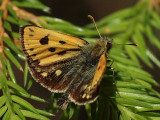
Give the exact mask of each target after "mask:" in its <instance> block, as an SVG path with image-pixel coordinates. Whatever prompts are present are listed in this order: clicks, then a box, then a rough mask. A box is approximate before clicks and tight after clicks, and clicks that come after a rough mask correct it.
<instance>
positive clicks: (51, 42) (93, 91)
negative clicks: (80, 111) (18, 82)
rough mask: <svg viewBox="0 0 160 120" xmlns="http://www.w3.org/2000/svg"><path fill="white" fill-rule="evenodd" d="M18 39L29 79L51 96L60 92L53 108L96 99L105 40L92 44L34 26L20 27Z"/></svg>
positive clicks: (106, 47) (105, 53) (103, 67)
mask: <svg viewBox="0 0 160 120" xmlns="http://www.w3.org/2000/svg"><path fill="white" fill-rule="evenodd" d="M20 40H21V44H22V48H23V51H24V54H25V56H26V58H27V63H28V68H29V70H30V73H31V74H32V76H33V78H34V79H35V80H36V81H37V82H39V83H40V84H41V85H42V86H44V87H45V88H47V89H49V90H50V91H52V92H54V93H63V95H62V97H61V98H60V99H59V100H58V102H57V105H58V106H59V107H60V108H61V109H63V110H64V109H66V108H67V106H68V103H69V102H74V103H75V104H78V105H84V104H86V103H92V102H94V101H95V100H96V99H97V98H98V94H99V87H100V83H101V80H102V77H103V74H104V72H105V70H106V64H107V57H108V51H109V50H110V48H111V46H112V42H111V40H110V39H109V38H105V39H104V38H102V37H101V39H100V40H98V41H96V42H95V43H93V44H89V43H88V42H87V41H85V40H83V39H81V38H78V37H74V36H71V35H68V34H64V33H60V32H57V31H53V30H49V29H45V28H42V27H38V26H34V25H26V26H23V27H21V28H20Z"/></svg>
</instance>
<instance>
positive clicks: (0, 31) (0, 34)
mask: <svg viewBox="0 0 160 120" xmlns="http://www.w3.org/2000/svg"><path fill="white" fill-rule="evenodd" d="M3 35H4V29H3V26H2V18H0V46H1V51H0V53H1V54H3V51H4V45H3Z"/></svg>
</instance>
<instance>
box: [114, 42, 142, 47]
mask: <svg viewBox="0 0 160 120" xmlns="http://www.w3.org/2000/svg"><path fill="white" fill-rule="evenodd" d="M112 44H115V45H132V46H137V47H138V46H139V45H138V44H117V43H112Z"/></svg>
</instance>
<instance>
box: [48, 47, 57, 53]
mask: <svg viewBox="0 0 160 120" xmlns="http://www.w3.org/2000/svg"><path fill="white" fill-rule="evenodd" d="M48 50H49V51H50V52H54V51H55V50H56V48H53V47H51V48H49V49H48Z"/></svg>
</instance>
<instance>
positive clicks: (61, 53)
mask: <svg viewBox="0 0 160 120" xmlns="http://www.w3.org/2000/svg"><path fill="white" fill-rule="evenodd" d="M66 53H67V51H62V52H59V53H58V55H64V54H66Z"/></svg>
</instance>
